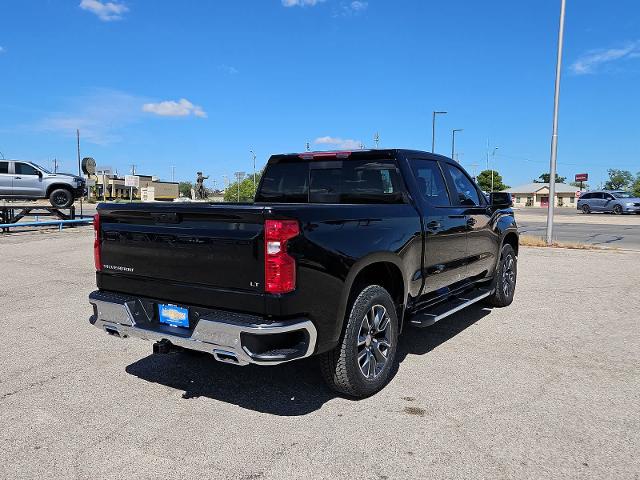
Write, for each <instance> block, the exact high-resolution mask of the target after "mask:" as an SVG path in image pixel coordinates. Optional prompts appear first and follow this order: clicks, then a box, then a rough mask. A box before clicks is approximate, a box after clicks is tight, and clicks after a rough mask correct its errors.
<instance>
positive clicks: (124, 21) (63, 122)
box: [0, 0, 640, 186]
mask: <svg viewBox="0 0 640 480" xmlns="http://www.w3.org/2000/svg"><path fill="white" fill-rule="evenodd" d="M559 4H560V2H559V0H557V1H556V0H535V1H534V0H529V1H527V0H521V1H518V2H514V1H506V0H496V1H488V2H480V1H477V0H459V1H457V2H444V1H439V2H435V1H430V0H394V1H391V0H388V1H383V0H369V1H347V0H234V1H229V0H227V1H222V0H219V1H212V2H197V1H180V2H178V1H175V0H171V1H169V0H165V1H159V0H125V1H115V0H113V1H111V2H107V1H99V0H82V1H81V0H74V1H63V0H55V1H54V0H51V1H36V0H30V1H24V0H3V1H2V2H1V4H0V18H2V20H3V21H2V28H1V29H0V152H2V153H3V154H4V156H6V157H7V158H22V159H30V160H33V161H36V162H39V163H42V164H43V165H46V166H50V165H51V159H53V158H54V157H56V158H57V159H58V160H59V161H60V162H62V170H65V171H70V170H74V169H75V168H77V167H76V160H75V155H76V153H75V129H76V128H79V129H80V131H81V137H82V155H83V156H93V157H94V158H96V160H97V162H98V164H99V165H110V166H113V167H114V168H117V169H118V170H119V173H121V174H123V173H127V170H128V169H129V168H130V167H129V165H131V164H136V165H137V170H138V172H140V173H152V174H156V175H159V176H161V177H162V178H164V179H169V178H170V176H171V166H172V165H175V167H176V170H175V171H176V177H177V179H193V178H194V177H195V172H196V171H197V170H203V171H204V172H205V173H206V174H209V175H211V179H212V180H213V179H216V181H217V186H220V185H221V184H222V176H223V175H225V174H226V175H229V176H232V174H233V172H235V171H246V172H249V171H251V169H252V160H251V154H250V153H249V151H250V150H254V151H255V152H256V154H257V157H258V159H257V163H258V166H259V167H260V166H261V165H263V164H264V162H265V161H266V160H267V158H268V156H269V155H270V154H272V153H279V152H292V151H301V150H303V149H304V147H305V143H306V142H307V141H309V142H311V144H312V148H313V149H328V148H341V147H347V148H350V147H353V146H354V145H355V146H357V145H359V144H360V143H363V144H364V145H366V146H373V144H374V143H373V136H374V134H375V132H379V134H380V146H381V147H406V148H417V149H426V150H428V149H430V146H431V112H432V111H433V110H446V111H448V112H449V113H448V114H447V115H443V116H440V117H439V118H438V124H437V137H436V150H437V151H438V152H439V153H444V154H447V155H449V154H450V149H451V130H452V129H453V128H463V129H464V131H463V132H461V133H460V134H459V135H458V136H457V137H456V144H457V148H456V150H457V151H458V152H459V153H460V157H459V159H460V161H461V163H462V164H463V165H465V166H466V167H467V168H468V169H469V170H470V171H473V170H474V169H477V170H480V169H483V168H484V167H485V165H486V164H485V162H486V160H485V159H486V150H487V139H488V140H489V144H490V146H491V149H493V147H494V146H498V147H499V148H498V150H497V152H496V155H495V157H494V158H495V167H496V169H498V170H499V171H500V172H501V173H503V176H504V178H505V181H506V183H508V184H510V185H512V186H513V185H517V184H520V183H525V182H528V181H531V179H533V178H534V177H537V176H538V175H539V174H540V173H542V172H544V171H548V162H549V143H550V136H551V119H552V118H551V116H552V106H553V80H554V73H555V72H554V69H555V48H556V40H557V23H558V14H559ZM638 85H640V3H639V2H637V0H619V1H617V2H602V1H600V0H580V1H577V0H568V6H567V19H566V33H565V57H564V69H563V78H562V98H561V106H560V136H559V138H560V142H559V152H558V154H559V173H560V174H562V175H565V176H573V174H574V173H581V172H588V173H590V174H591V178H592V183H593V184H597V183H598V182H600V181H601V180H602V179H603V178H604V177H605V175H606V169H607V168H624V169H628V170H631V171H633V172H634V173H635V172H637V171H640V114H639V113H638V112H640V91H639V87H638ZM473 164H476V165H477V166H475V167H474V166H473ZM210 186H211V185H210Z"/></svg>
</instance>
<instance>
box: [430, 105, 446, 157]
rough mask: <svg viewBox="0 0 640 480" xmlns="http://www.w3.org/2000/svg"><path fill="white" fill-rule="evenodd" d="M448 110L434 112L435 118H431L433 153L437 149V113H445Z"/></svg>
mask: <svg viewBox="0 0 640 480" xmlns="http://www.w3.org/2000/svg"><path fill="white" fill-rule="evenodd" d="M445 113H447V112H437V111H434V112H433V119H432V120H431V153H435V151H436V115H444V114H445Z"/></svg>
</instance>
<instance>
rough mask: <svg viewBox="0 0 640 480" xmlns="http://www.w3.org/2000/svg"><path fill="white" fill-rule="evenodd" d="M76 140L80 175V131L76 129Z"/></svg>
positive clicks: (79, 173) (80, 173) (80, 172)
mask: <svg viewBox="0 0 640 480" xmlns="http://www.w3.org/2000/svg"><path fill="white" fill-rule="evenodd" d="M76 139H77V141H78V142H77V143H78V175H82V169H81V167H80V129H78V128H76Z"/></svg>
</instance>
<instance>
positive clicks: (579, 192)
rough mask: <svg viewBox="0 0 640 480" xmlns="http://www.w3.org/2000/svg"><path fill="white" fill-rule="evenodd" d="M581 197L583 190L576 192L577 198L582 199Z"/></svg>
mask: <svg viewBox="0 0 640 480" xmlns="http://www.w3.org/2000/svg"><path fill="white" fill-rule="evenodd" d="M580 195H582V190H578V191H577V192H576V198H580Z"/></svg>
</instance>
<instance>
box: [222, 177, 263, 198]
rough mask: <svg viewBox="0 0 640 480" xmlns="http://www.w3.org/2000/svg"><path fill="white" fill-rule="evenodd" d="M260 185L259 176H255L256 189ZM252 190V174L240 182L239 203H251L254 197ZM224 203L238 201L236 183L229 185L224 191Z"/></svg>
mask: <svg viewBox="0 0 640 480" xmlns="http://www.w3.org/2000/svg"><path fill="white" fill-rule="evenodd" d="M259 183H260V174H256V187H257V185H258V184H259ZM254 196H255V195H254V188H253V174H251V175H248V176H247V178H245V179H244V180H243V181H242V182H240V201H241V202H253V197H254ZM224 201H225V202H237V201H238V182H233V183H230V184H229V186H228V187H227V189H226V190H225V191H224Z"/></svg>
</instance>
